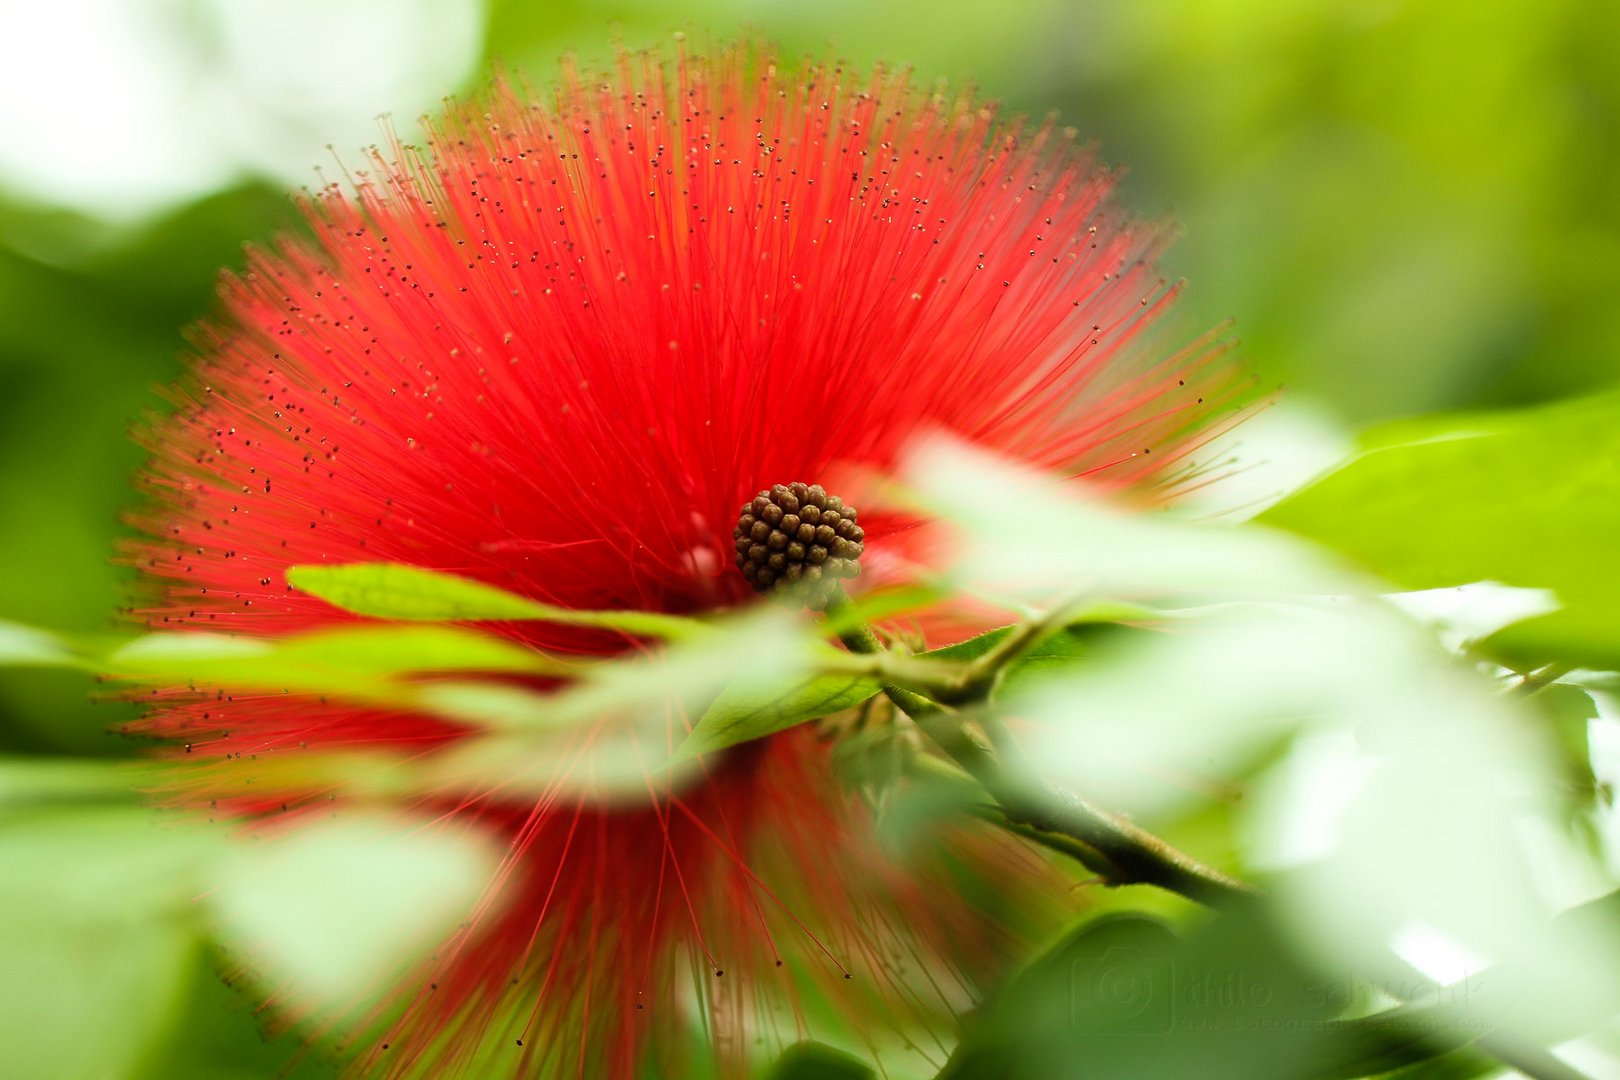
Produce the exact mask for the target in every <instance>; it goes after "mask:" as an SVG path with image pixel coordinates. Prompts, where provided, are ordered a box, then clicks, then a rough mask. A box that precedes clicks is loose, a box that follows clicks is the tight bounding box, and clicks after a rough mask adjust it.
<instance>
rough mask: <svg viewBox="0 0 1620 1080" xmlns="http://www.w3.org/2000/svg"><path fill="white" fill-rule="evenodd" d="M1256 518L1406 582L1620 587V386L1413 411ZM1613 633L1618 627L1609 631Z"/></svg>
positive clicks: (1587, 591)
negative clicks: (1574, 395)
mask: <svg viewBox="0 0 1620 1080" xmlns="http://www.w3.org/2000/svg"><path fill="white" fill-rule="evenodd" d="M1362 442H1363V447H1364V448H1365V449H1364V452H1363V453H1361V454H1360V455H1359V456H1357V457H1355V458H1353V459H1351V460H1350V461H1349V462H1348V463H1347V464H1345V465H1343V466H1341V467H1340V468H1339V469H1337V470H1335V471H1334V472H1332V473H1329V474H1328V475H1327V476H1325V477H1323V478H1321V479H1320V480H1317V481H1316V482H1315V483H1313V484H1311V485H1309V486H1307V487H1305V488H1303V489H1301V490H1300V491H1298V492H1295V493H1294V494H1293V495H1291V496H1289V497H1288V498H1286V499H1284V500H1283V501H1282V502H1280V503H1278V504H1277V505H1276V506H1274V507H1272V508H1271V509H1270V510H1268V511H1266V512H1265V513H1264V514H1262V515H1261V516H1260V517H1259V519H1258V520H1259V521H1260V522H1261V523H1263V524H1266V525H1271V526H1275V527H1277V528H1282V529H1286V530H1289V531H1291V532H1294V533H1298V534H1299V535H1301V536H1305V537H1309V538H1310V539H1312V540H1316V541H1318V542H1320V543H1322V544H1325V545H1327V546H1329V547H1332V548H1336V549H1338V550H1339V551H1342V552H1344V553H1345V554H1347V555H1349V556H1351V557H1352V558H1353V559H1355V560H1357V561H1358V562H1360V563H1361V564H1362V565H1364V566H1366V567H1367V568H1368V569H1370V570H1373V571H1375V572H1376V573H1378V574H1379V575H1380V576H1382V577H1384V578H1385V579H1387V580H1389V581H1392V582H1395V583H1396V584H1399V585H1402V586H1405V587H1406V588H1410V589H1429V588H1439V587H1443V586H1448V585H1461V584H1465V583H1468V582H1473V581H1483V580H1492V581H1499V582H1502V583H1504V584H1508V585H1519V586H1529V587H1541V588H1552V589H1555V590H1557V591H1558V593H1559V594H1560V596H1562V598H1563V599H1564V601H1565V602H1566V603H1567V604H1572V605H1581V604H1583V603H1585V602H1587V601H1588V600H1589V599H1592V598H1596V597H1605V598H1613V597H1617V596H1620V562H1617V561H1616V560H1615V558H1614V550H1615V544H1616V542H1617V540H1620V394H1612V393H1611V394H1605V395H1601V396H1598V397H1591V398H1584V399H1580V400H1576V401H1569V402H1561V403H1559V404H1556V405H1549V406H1546V407H1543V408H1540V409H1531V410H1524V411H1521V412H1507V413H1491V414H1474V415H1468V416H1461V417H1457V416H1452V417H1433V418H1425V419H1422V420H1408V421H1403V422H1401V423H1400V424H1399V425H1398V426H1393V427H1391V428H1386V429H1381V430H1374V431H1373V432H1371V433H1369V434H1368V435H1366V436H1364V438H1363V440H1362ZM1613 636H1614V631H1612V630H1610V631H1609V637H1610V639H1611V640H1612V638H1613Z"/></svg>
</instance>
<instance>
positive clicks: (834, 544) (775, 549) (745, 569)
mask: <svg viewBox="0 0 1620 1080" xmlns="http://www.w3.org/2000/svg"><path fill="white" fill-rule="evenodd" d="M731 535H732V537H733V538H734V539H735V540H736V541H737V567H738V569H740V570H741V571H742V573H743V577H745V578H747V579H748V581H749V583H750V584H752V585H753V586H754V588H755V589H757V590H759V591H760V592H762V593H763V592H771V591H773V590H783V591H786V592H789V594H790V595H792V596H793V597H794V598H795V599H801V598H802V599H803V601H804V604H805V606H806V607H809V608H812V609H814V610H817V611H820V610H821V609H822V608H824V607H826V606H827V602H828V601H829V600H831V599H832V598H833V597H834V596H835V595H837V593H838V591H839V585H838V583H839V581H840V580H842V579H844V578H852V577H854V576H855V575H857V574H859V573H860V572H861V564H860V558H861V552H862V551H863V550H864V545H863V544H862V541H864V540H865V539H866V533H865V532H864V531H863V530H862V529H861V527H860V526H859V525H857V524H856V523H855V508H854V507H853V506H845V505H844V501H843V500H842V499H840V498H839V497H838V496H836V495H829V494H827V491H826V489H825V488H823V487H822V486H821V485H820V484H777V485H776V486H775V487H773V488H771V489H770V490H769V491H762V492H760V493H759V494H758V495H755V496H754V498H753V499H752V500H751V501H749V502H747V503H744V504H743V508H742V510H741V511H740V513H739V515H738V518H737V527H736V528H735V529H734V530H732V533H731Z"/></svg>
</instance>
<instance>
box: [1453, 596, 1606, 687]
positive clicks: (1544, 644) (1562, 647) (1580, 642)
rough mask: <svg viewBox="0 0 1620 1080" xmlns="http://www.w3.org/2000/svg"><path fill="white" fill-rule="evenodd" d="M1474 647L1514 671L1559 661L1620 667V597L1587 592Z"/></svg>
mask: <svg viewBox="0 0 1620 1080" xmlns="http://www.w3.org/2000/svg"><path fill="white" fill-rule="evenodd" d="M1475 647H1476V648H1477V649H1478V650H1479V651H1480V652H1481V653H1482V654H1483V655H1485V656H1488V657H1490V658H1491V659H1493V660H1496V661H1497V662H1499V663H1501V664H1502V665H1503V666H1505V667H1509V668H1512V669H1513V670H1515V671H1534V670H1535V669H1536V668H1539V667H1543V666H1545V665H1547V664H1550V663H1554V662H1559V663H1563V664H1567V665H1569V666H1571V667H1580V668H1590V669H1591V670H1593V671H1620V595H1614V596H1609V595H1588V596H1584V597H1577V598H1575V599H1574V601H1573V604H1572V606H1569V607H1566V608H1564V609H1562V610H1560V611H1550V612H1547V613H1546V614H1544V615H1532V616H1531V617H1530V618H1527V619H1520V620H1519V621H1518V622H1516V623H1511V624H1509V625H1508V626H1504V627H1503V628H1502V629H1500V630H1498V631H1497V632H1496V633H1494V634H1491V635H1490V636H1489V637H1487V638H1485V639H1484V640H1483V641H1480V642H1477V643H1476V644H1475Z"/></svg>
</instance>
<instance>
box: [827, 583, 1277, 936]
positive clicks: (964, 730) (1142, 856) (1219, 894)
mask: <svg viewBox="0 0 1620 1080" xmlns="http://www.w3.org/2000/svg"><path fill="white" fill-rule="evenodd" d="M832 606H833V605H830V606H829V607H830V608H831V607H832ZM839 636H840V638H841V639H842V640H843V642H844V645H845V647H846V648H848V649H849V650H850V651H851V652H856V653H864V654H876V653H878V652H881V651H882V650H883V646H882V643H881V642H879V641H878V639H877V635H875V634H873V633H872V630H871V628H870V627H868V626H866V625H865V624H864V623H860V622H846V623H845V625H844V628H843V629H842V631H841V632H840V634H839ZM1037 636H1038V632H1032V633H1030V634H1027V635H1022V638H1023V640H1024V641H1025V642H1026V643H1028V642H1031V641H1033V640H1034V639H1035V638H1036V637H1037ZM1024 647H1027V644H1026V645H1025V646H1024ZM883 690H884V693H885V694H887V695H888V698H889V700H890V701H892V702H893V703H894V705H895V707H896V708H898V709H900V710H901V711H902V712H904V713H906V714H907V715H908V716H910V717H911V719H912V721H913V722H914V723H916V725H917V727H918V728H920V729H921V730H922V732H923V734H925V735H927V736H928V737H929V738H930V739H932V740H933V741H934V743H935V744H937V745H938V746H939V748H940V749H941V750H943V751H944V752H945V753H946V754H947V755H948V756H949V757H950V758H951V759H952V760H954V761H955V762H956V763H957V764H958V765H960V766H961V767H962V768H963V769H964V770H965V771H966V772H967V773H968V774H969V775H970V776H972V777H973V778H974V779H975V780H977V781H978V782H979V784H980V785H982V786H983V787H984V789H985V791H987V792H988V793H989V794H990V796H991V797H992V798H994V799H995V801H996V803H997V804H998V805H999V806H1000V808H1001V811H1002V812H1003V813H1004V814H1005V815H1006V817H1007V819H1008V820H1009V821H1010V822H1011V823H1013V824H1014V825H1017V826H1021V827H1022V828H1021V829H1020V830H1019V831H1020V832H1024V830H1035V831H1038V832H1042V833H1051V834H1054V835H1055V836H1058V837H1064V838H1067V839H1068V840H1069V841H1073V842H1077V843H1079V844H1080V845H1082V846H1083V847H1084V848H1086V849H1088V850H1090V851H1093V852H1095V853H1097V855H1099V856H1101V864H1100V865H1096V866H1093V865H1092V864H1091V863H1085V865H1086V866H1087V867H1088V869H1092V870H1094V871H1095V872H1097V873H1099V874H1101V875H1102V876H1103V877H1104V878H1105V880H1107V881H1108V882H1109V883H1110V884H1113V885H1135V884H1141V885H1156V886H1158V887H1159V888H1161V889H1167V890H1169V891H1171V892H1174V893H1179V894H1180V895H1182V896H1185V897H1187V898H1188V899H1189V900H1195V901H1197V902H1198V903H1201V904H1206V905H1208V906H1211V907H1221V906H1230V905H1233V904H1238V903H1245V902H1248V901H1251V900H1253V899H1254V897H1255V895H1256V894H1255V892H1254V890H1253V889H1251V888H1250V887H1249V886H1247V885H1245V884H1243V883H1242V882H1240V881H1238V880H1237V879H1235V878H1233V877H1230V876H1228V875H1226V874H1223V873H1221V872H1220V871H1219V870H1216V869H1214V868H1213V867H1209V866H1205V865H1204V864H1203V863H1201V862H1199V861H1198V860H1197V859H1194V858H1193V857H1192V856H1190V855H1188V854H1186V853H1185V852H1182V851H1180V850H1178V849H1176V848H1175V847H1173V846H1171V845H1170V844H1168V843H1166V842H1165V841H1164V840H1162V839H1160V838H1159V837H1157V836H1154V835H1153V834H1152V833H1150V832H1148V831H1147V830H1145V829H1141V828H1138V827H1137V826H1135V825H1132V824H1131V823H1130V822H1128V821H1125V820H1123V819H1121V818H1119V817H1116V816H1114V815H1112V814H1109V813H1107V812H1106V811H1104V810H1102V809H1100V808H1098V807H1095V806H1092V805H1091V804H1090V803H1088V802H1086V801H1085V800H1084V799H1081V798H1080V797H1079V796H1078V795H1075V794H1074V793H1073V792H1071V791H1068V790H1066V789H1064V788H1062V787H1059V786H1058V785H1056V784H1053V783H1051V782H1050V781H1048V780H1045V779H1044V778H1041V777H1039V776H1038V775H1036V774H1035V773H1034V772H1033V771H1032V770H1029V769H1026V768H1021V767H1011V768H1010V767H1009V766H1008V765H1007V763H1006V762H1005V761H1004V760H1003V759H1002V756H1001V755H1000V754H998V753H997V751H996V749H995V747H994V746H992V745H991V744H990V743H989V741H987V740H986V739H985V738H983V737H982V736H980V735H979V734H978V733H976V732H974V731H972V730H970V728H969V727H968V725H966V724H964V723H963V719H962V716H961V714H960V713H957V712H956V711H954V710H952V709H951V708H949V707H948V706H946V705H942V704H940V703H939V702H937V701H933V700H930V699H929V698H926V697H923V696H922V695H921V694H918V693H916V692H914V691H911V690H907V689H905V688H904V687H901V686H896V685H894V684H892V683H891V684H886V685H885V686H884V688H883ZM1026 835H1027V834H1026ZM1082 861H1083V860H1082Z"/></svg>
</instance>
